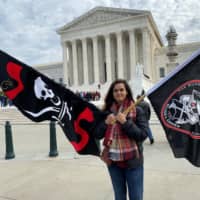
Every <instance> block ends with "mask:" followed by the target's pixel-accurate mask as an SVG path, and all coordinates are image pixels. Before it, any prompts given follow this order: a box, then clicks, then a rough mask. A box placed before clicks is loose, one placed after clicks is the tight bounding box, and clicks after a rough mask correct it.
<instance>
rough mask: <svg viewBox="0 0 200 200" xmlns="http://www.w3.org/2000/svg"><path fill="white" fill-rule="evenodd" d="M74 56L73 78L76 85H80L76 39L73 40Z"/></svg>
mask: <svg viewBox="0 0 200 200" xmlns="http://www.w3.org/2000/svg"><path fill="white" fill-rule="evenodd" d="M72 57H73V79H74V85H75V86H77V85H78V63H77V46H76V40H73V41H72Z"/></svg>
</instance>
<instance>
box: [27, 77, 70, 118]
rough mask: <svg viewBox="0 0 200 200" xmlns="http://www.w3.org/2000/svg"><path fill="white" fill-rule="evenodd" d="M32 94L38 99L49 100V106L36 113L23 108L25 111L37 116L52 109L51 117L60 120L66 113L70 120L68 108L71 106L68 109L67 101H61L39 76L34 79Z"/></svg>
mask: <svg viewBox="0 0 200 200" xmlns="http://www.w3.org/2000/svg"><path fill="white" fill-rule="evenodd" d="M34 94H35V96H36V98H37V99H38V100H40V101H43V102H46V101H50V102H51V106H48V107H45V108H43V109H42V110H40V111H39V112H37V113H34V112H31V111H28V110H25V112H26V113H28V114H30V115H31V116H33V117H35V118H37V117H39V116H41V115H43V114H44V113H47V112H50V111H51V112H52V111H53V112H54V115H53V116H52V118H53V119H56V120H57V121H59V122H61V120H62V119H63V117H64V115H65V114H67V115H68V117H69V120H71V118H72V117H71V113H70V111H69V110H72V107H71V108H70V109H69V108H68V105H67V102H64V101H61V99H60V97H59V96H56V95H55V94H54V92H53V90H52V89H50V88H49V87H48V85H47V84H46V83H45V82H44V81H43V80H42V78H41V77H37V78H36V79H35V81H34Z"/></svg>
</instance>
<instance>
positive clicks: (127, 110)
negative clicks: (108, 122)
mask: <svg viewBox="0 0 200 200" xmlns="http://www.w3.org/2000/svg"><path fill="white" fill-rule="evenodd" d="M145 97H146V95H145V94H143V95H141V96H140V97H139V98H138V99H137V100H136V102H135V103H131V105H130V106H129V107H128V108H127V109H126V110H124V112H123V114H124V115H126V116H127V115H128V113H129V112H130V111H131V110H133V109H135V106H137V105H138V104H139V103H140V102H141V101H143V99H144V98H145ZM115 123H116V119H115V120H113V122H112V125H113V124H115Z"/></svg>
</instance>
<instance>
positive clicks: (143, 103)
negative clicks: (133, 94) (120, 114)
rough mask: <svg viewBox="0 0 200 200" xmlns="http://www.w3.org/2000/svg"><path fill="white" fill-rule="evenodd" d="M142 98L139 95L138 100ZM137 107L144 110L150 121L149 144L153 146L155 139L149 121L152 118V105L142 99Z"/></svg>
mask: <svg viewBox="0 0 200 200" xmlns="http://www.w3.org/2000/svg"><path fill="white" fill-rule="evenodd" d="M142 94H144V91H142ZM140 97H141V95H138V96H137V100H138V99H139V98H140ZM137 105H138V106H140V107H141V108H142V109H143V110H144V113H145V116H146V119H147V121H148V138H149V142H150V144H153V143H154V137H153V134H152V131H151V128H150V124H149V120H150V118H151V108H150V105H149V103H148V102H147V101H145V100H144V99H142V100H141V101H140V102H139V103H138V104H137Z"/></svg>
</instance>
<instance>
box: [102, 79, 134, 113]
mask: <svg viewBox="0 0 200 200" xmlns="http://www.w3.org/2000/svg"><path fill="white" fill-rule="evenodd" d="M119 83H122V84H124V86H125V89H126V91H127V98H128V99H129V100H132V101H134V100H133V95H132V92H131V88H130V86H129V85H128V83H127V82H126V80H124V79H117V80H115V81H114V82H112V84H111V85H110V87H109V89H108V92H107V94H106V97H105V99H104V106H103V110H109V108H110V107H111V105H112V103H113V102H114V101H115V99H114V97H113V89H114V87H115V85H116V84H119Z"/></svg>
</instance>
